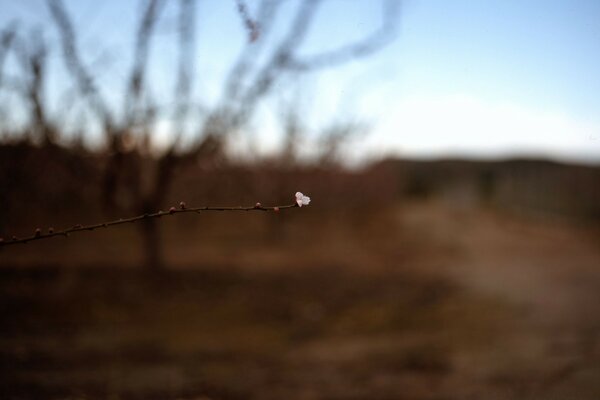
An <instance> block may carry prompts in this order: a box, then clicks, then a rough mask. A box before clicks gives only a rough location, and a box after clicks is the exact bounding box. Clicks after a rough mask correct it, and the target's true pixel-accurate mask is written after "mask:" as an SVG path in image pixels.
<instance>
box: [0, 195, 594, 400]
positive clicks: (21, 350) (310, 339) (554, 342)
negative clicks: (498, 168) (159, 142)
mask: <svg viewBox="0 0 600 400" xmlns="http://www.w3.org/2000/svg"><path fill="white" fill-rule="evenodd" d="M296 211H298V212H302V213H304V215H303V216H302V217H300V218H297V220H295V221H294V222H293V224H288V223H287V222H285V218H296V217H298V215H294V216H290V217H284V219H283V220H271V219H269V218H270V217H271V216H270V215H269V216H264V215H244V216H243V217H240V218H239V219H237V220H236V221H237V223H233V222H232V221H229V220H227V218H225V219H224V220H223V223H222V224H221V225H220V224H218V223H216V222H215V221H217V218H220V217H217V216H215V217H212V216H210V217H206V218H207V219H202V220H201V221H200V222H194V225H190V226H188V225H189V224H190V223H189V222H186V221H187V220H172V221H170V222H166V226H165V228H166V229H165V233H164V237H165V239H164V240H165V244H166V248H167V249H168V251H167V253H168V259H169V261H170V265H171V268H170V269H168V270H166V271H164V272H160V273H156V274H148V273H147V272H145V271H142V270H140V269H139V268H136V267H135V262H136V260H137V257H138V255H136V254H125V255H122V258H121V260H123V262H122V263H120V264H110V263H108V262H107V261H102V263H100V264H93V263H91V262H87V263H86V260H89V259H90V257H91V256H90V255H89V252H91V251H92V249H93V247H94V246H98V247H99V248H100V250H101V251H97V253H103V252H104V250H103V249H105V248H106V249H108V248H112V249H113V251H114V252H115V253H119V252H124V251H125V249H127V248H131V247H135V246H131V241H128V240H133V239H128V238H130V237H135V235H133V234H132V233H131V232H129V231H128V230H127V229H128V228H124V229H123V230H120V231H119V235H122V236H116V237H117V242H118V243H115V242H114V240H115V236H113V237H112V238H111V237H110V236H104V235H103V233H98V234H97V233H95V232H94V233H90V234H82V236H80V237H78V238H75V237H73V238H70V239H69V240H68V241H62V239H57V242H52V241H47V242H46V243H39V244H31V245H27V246H30V247H24V248H10V249H5V251H3V253H4V254H2V258H3V259H2V260H1V261H2V262H1V263H2V269H0V276H1V279H0V296H1V299H2V301H1V312H0V318H1V326H2V329H1V332H0V343H1V344H0V365H1V367H0V368H1V369H2V371H1V372H0V397H2V398H15V399H16V398H139V399H152V398H156V399H162V398H182V399H187V398H190V399H192V398H193V399H367V398H369V399H455V398H456V399H459V398H460V399H467V398H473V399H478V398H485V399H578V400H580V399H597V398H598V395H599V393H600V380H598V376H599V375H600V340H599V337H600V335H599V333H600V318H599V317H598V315H600V270H599V269H598V266H600V241H599V238H600V234H599V232H598V231H597V229H596V228H595V227H593V226H592V227H591V226H586V225H579V224H575V223H570V222H565V221H561V220H552V219H536V218H533V217H523V216H517V215H515V214H512V213H505V212H499V211H497V210H496V211H493V210H490V209H488V208H485V207H463V206H460V205H459V204H453V203H449V202H444V201H441V200H431V201H416V202H403V203H402V204H400V205H391V206H389V207H386V208H383V209H378V210H370V211H369V212H368V213H363V214H362V215H361V216H360V217H356V216H354V217H348V216H344V215H330V216H323V215H322V214H320V213H319V211H318V208H316V207H315V208H313V209H311V208H307V209H306V211H305V210H304V209H302V210H296ZM294 212H295V211H294ZM282 215H283V213H282ZM213 218H215V219H213ZM195 224H198V225H195ZM202 224H208V226H210V227H211V228H210V229H206V230H203V229H201V226H202ZM232 226H233V227H235V231H233V232H232V229H231V227H232ZM182 232H183V233H182ZM252 232H254V233H252ZM111 239H112V240H113V242H112V244H111V242H110V240H111ZM61 246H65V247H61ZM69 246H73V247H69ZM77 247H79V248H82V249H87V251H83V252H81V253H82V254H79V253H76V252H74V251H72V250H73V249H74V248H77ZM24 251H27V254H23V253H24ZM61 251H62V252H65V251H72V252H71V253H67V254H70V256H69V257H65V256H64V253H63V256H62V257H63V258H62V260H63V261H62V262H60V260H61V258H60V253H61ZM19 252H20V253H19ZM41 257H45V258H46V263H45V264H44V263H43V262H41V261H40V258H41ZM97 257H100V258H97V259H100V260H103V259H102V258H101V256H99V255H97ZM109 258H110V255H109V256H106V260H108V259H109ZM69 260H70V261H69ZM126 260H130V261H131V263H130V265H129V264H128V263H127V262H126Z"/></svg>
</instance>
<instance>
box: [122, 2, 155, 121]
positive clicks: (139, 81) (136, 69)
mask: <svg viewBox="0 0 600 400" xmlns="http://www.w3.org/2000/svg"><path fill="white" fill-rule="evenodd" d="M163 5H164V0H148V2H147V6H146V8H145V10H144V14H143V17H142V18H141V20H140V25H139V27H138V31H137V35H136V41H135V49H134V64H133V68H132V70H131V76H130V78H129V89H128V92H127V94H126V98H125V109H126V110H127V118H126V119H127V120H128V124H127V125H132V123H133V121H134V120H135V117H136V115H135V114H136V111H137V110H136V109H137V107H138V104H139V100H140V97H141V94H142V89H143V86H144V78H145V75H146V66H147V64H148V53H149V49H150V40H151V39H152V34H153V32H154V28H155V26H156V20H157V18H158V14H159V12H160V9H161V8H162V6H163Z"/></svg>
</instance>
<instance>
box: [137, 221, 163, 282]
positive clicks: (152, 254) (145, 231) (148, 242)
mask: <svg viewBox="0 0 600 400" xmlns="http://www.w3.org/2000/svg"><path fill="white" fill-rule="evenodd" d="M139 226H140V228H141V231H140V233H141V235H142V240H143V243H142V244H143V247H142V249H143V252H144V256H143V257H144V266H145V267H146V269H147V270H148V271H161V270H163V269H164V267H165V262H164V261H165V260H164V254H163V251H162V243H161V240H160V226H159V221H158V220H157V219H155V218H147V219H144V220H142V221H141V224H140V225H139Z"/></svg>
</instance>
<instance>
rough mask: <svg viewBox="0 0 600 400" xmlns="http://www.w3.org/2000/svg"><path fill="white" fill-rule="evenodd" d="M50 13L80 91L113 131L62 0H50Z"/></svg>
mask: <svg viewBox="0 0 600 400" xmlns="http://www.w3.org/2000/svg"><path fill="white" fill-rule="evenodd" d="M48 7H49V8H50V14H51V15H52V18H53V19H54V22H55V23H56V26H57V28H58V31H59V34H60V37H61V44H62V48H63V53H64V59H65V63H66V65H67V69H69V71H70V72H71V73H72V75H73V77H74V79H75V81H76V83H77V86H78V88H79V91H80V92H81V94H82V95H83V96H84V97H85V98H86V99H87V100H88V102H89V104H90V106H91V108H92V109H93V110H94V111H95V112H96V113H97V114H98V116H99V118H100V119H101V121H102V122H103V123H104V126H105V128H106V131H107V132H110V133H113V128H114V120H113V117H112V115H111V113H110V111H109V108H108V107H107V105H106V102H105V101H104V99H103V98H102V96H101V94H100V92H99V91H98V89H97V88H96V84H95V83H94V80H93V79H92V75H91V74H90V73H89V72H88V71H87V69H86V68H85V67H84V66H83V62H82V61H81V58H80V57H79V53H78V52H77V46H76V37H75V30H74V29H73V24H72V23H71V20H70V18H69V15H68V14H67V11H66V9H65V7H64V5H63V3H62V1H61V0H48Z"/></svg>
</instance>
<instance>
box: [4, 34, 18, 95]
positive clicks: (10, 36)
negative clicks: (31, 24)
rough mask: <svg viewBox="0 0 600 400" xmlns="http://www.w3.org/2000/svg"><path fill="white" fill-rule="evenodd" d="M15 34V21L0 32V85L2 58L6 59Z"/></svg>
mask: <svg viewBox="0 0 600 400" xmlns="http://www.w3.org/2000/svg"><path fill="white" fill-rule="evenodd" d="M16 35H17V23H16V22H12V23H11V24H10V25H9V26H8V28H6V29H4V31H2V33H0V86H2V78H3V76H4V73H3V71H4V60H6V55H7V54H8V51H9V50H10V48H11V46H12V44H13V41H14V39H15V36H16Z"/></svg>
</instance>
